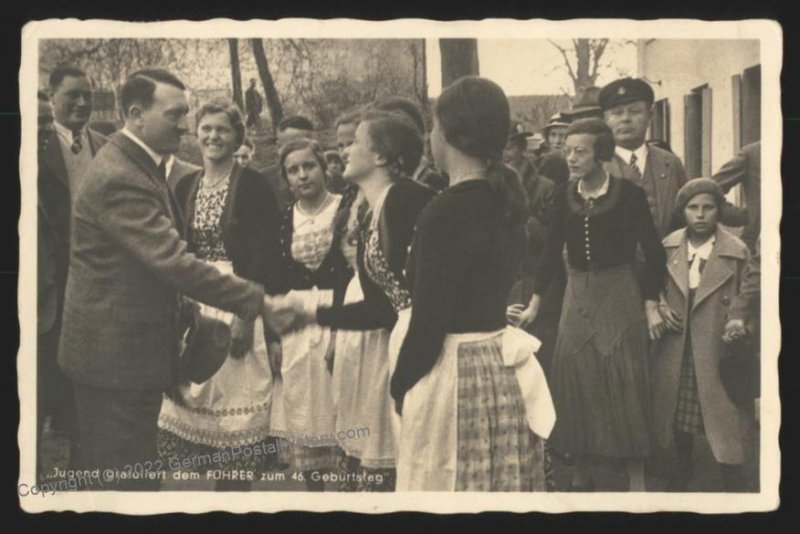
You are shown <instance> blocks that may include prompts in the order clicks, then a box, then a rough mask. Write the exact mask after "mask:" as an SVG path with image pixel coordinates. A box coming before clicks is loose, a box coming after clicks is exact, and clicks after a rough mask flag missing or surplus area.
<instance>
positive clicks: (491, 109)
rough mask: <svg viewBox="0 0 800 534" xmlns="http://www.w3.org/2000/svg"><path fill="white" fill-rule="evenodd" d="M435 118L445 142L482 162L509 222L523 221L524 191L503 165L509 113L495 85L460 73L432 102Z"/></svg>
mask: <svg viewBox="0 0 800 534" xmlns="http://www.w3.org/2000/svg"><path fill="white" fill-rule="evenodd" d="M435 114H436V118H437V119H438V121H439V124H440V125H441V127H442V129H443V132H444V137H445V139H446V140H447V142H448V143H449V144H450V145H452V146H453V147H455V148H457V149H458V150H460V151H461V152H463V153H464V154H466V155H468V156H471V157H473V158H477V159H480V160H482V161H484V162H486V178H487V181H488V182H489V185H490V186H491V188H492V190H493V191H494V193H495V196H496V198H497V199H498V200H499V201H500V203H501V205H502V210H503V218H504V219H505V220H506V222H507V223H508V224H510V225H515V224H521V223H524V222H525V220H526V218H527V215H526V210H525V201H524V199H525V192H524V190H523V188H522V183H521V181H520V179H519V177H518V176H517V174H516V172H515V171H514V170H513V169H511V168H510V167H508V166H506V165H504V164H503V159H502V154H503V148H505V146H506V141H507V139H508V130H509V124H510V121H511V119H510V113H509V106H508V99H507V98H506V95H505V93H504V92H503V90H502V89H501V88H500V86H499V85H497V84H496V83H494V82H493V81H491V80H488V79H486V78H480V77H478V76H464V77H463V78H459V79H458V80H456V81H455V82H453V83H452V84H451V85H449V86H448V87H447V88H445V90H444V91H442V94H441V96H440V97H439V99H438V100H437V102H436V109H435Z"/></svg>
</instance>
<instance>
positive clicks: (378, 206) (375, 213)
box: [371, 182, 394, 229]
mask: <svg viewBox="0 0 800 534" xmlns="http://www.w3.org/2000/svg"><path fill="white" fill-rule="evenodd" d="M393 185H394V183H392V182H390V183H389V185H387V186H386V188H385V189H384V190H383V191H381V196H379V197H378V200H377V201H375V207H374V208H373V209H372V221H371V226H372V228H373V229H375V228H377V227H378V219H379V218H380V216H381V210H383V205H384V204H385V203H386V197H387V195H388V194H389V189H391V188H392V186H393Z"/></svg>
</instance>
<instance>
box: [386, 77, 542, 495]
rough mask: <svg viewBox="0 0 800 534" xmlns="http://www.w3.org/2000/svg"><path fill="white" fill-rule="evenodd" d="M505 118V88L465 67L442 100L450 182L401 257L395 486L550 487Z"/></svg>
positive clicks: (394, 343) (441, 163)
mask: <svg viewBox="0 0 800 534" xmlns="http://www.w3.org/2000/svg"><path fill="white" fill-rule="evenodd" d="M508 127H509V108H508V101H507V99H506V96H505V94H504V93H503V91H502V89H500V87H499V86H497V85H496V84H495V83H493V82H491V81H489V80H487V79H484V78H477V77H465V78H462V79H460V80H459V81H457V82H455V83H454V84H453V85H451V86H449V87H448V88H447V89H445V91H444V92H443V93H442V95H441V96H440V97H439V99H438V101H437V104H436V109H435V113H434V127H433V131H432V132H431V148H432V152H433V156H434V159H435V161H436V167H437V168H439V169H441V170H442V171H443V172H446V173H447V174H448V175H449V176H450V186H449V188H448V189H446V190H445V191H443V192H442V193H440V194H439V195H438V196H437V197H436V198H434V199H433V200H432V201H431V203H430V204H428V206H427V207H426V208H425V209H424V210H423V212H422V214H421V215H420V218H419V222H418V225H417V231H416V233H415V235H414V240H413V244H412V248H411V252H410V254H409V258H408V263H407V269H406V273H407V279H408V284H409V289H410V291H411V302H412V306H411V311H410V312H401V314H400V317H399V319H398V323H397V325H396V326H395V328H394V330H393V332H392V339H391V343H390V355H392V356H393V357H394V355H395V354H396V363H395V364H394V365H393V368H394V371H393V373H392V377H391V383H390V392H391V395H392V397H393V398H394V400H395V409H396V412H397V413H398V414H400V415H401V418H400V425H399V436H398V456H397V489H398V490H429V491H531V490H543V489H544V488H545V473H544V454H543V443H542V439H541V438H540V437H537V436H536V435H535V434H534V433H533V432H532V431H531V429H532V428H533V429H535V430H537V432H539V434H540V435H541V436H543V437H546V436H547V435H548V434H549V430H550V426H551V425H552V423H553V418H554V414H553V411H552V405H551V404H549V403H548V402H547V401H549V393H548V392H547V386H546V384H545V383H544V382H543V374H542V372H541V368H540V367H538V364H537V363H536V360H535V358H534V356H533V351H534V350H535V349H537V348H538V340H536V339H535V338H533V337H532V336H529V335H528V334H526V333H524V332H523V331H521V330H519V329H516V328H513V327H508V328H506V318H505V303H506V299H507V297H508V293H509V291H510V289H511V285H512V284H513V281H514V276H515V274H516V273H517V271H518V269H519V267H520V264H521V262H522V259H523V254H524V250H525V243H526V234H525V207H524V204H523V201H522V199H523V198H524V195H523V193H522V191H521V188H520V187H519V184H518V180H517V177H516V175H515V174H514V173H513V171H511V170H510V169H508V168H506V167H504V166H503V165H502V163H501V152H502V149H503V147H504V146H505V143H506V135H507V133H508ZM406 331H407V332H406ZM397 347H399V349H397ZM537 371H538V372H537ZM537 379H538V380H540V381H539V382H536V380H537ZM537 400H538V401H544V402H541V403H539V402H537Z"/></svg>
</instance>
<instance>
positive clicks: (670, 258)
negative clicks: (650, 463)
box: [651, 228, 749, 464]
mask: <svg viewBox="0 0 800 534" xmlns="http://www.w3.org/2000/svg"><path fill="white" fill-rule="evenodd" d="M664 248H665V249H666V250H667V270H668V272H669V274H668V275H667V284H666V289H665V291H664V294H663V299H664V300H665V301H666V303H667V304H668V305H669V306H670V307H671V308H672V309H673V310H675V311H676V312H678V313H679V314H680V315H681V317H683V320H684V324H686V323H687V321H688V323H689V325H690V328H689V331H690V332H691V344H692V349H693V355H694V365H695V374H696V376H697V389H698V394H699V398H700V405H701V407H702V413H703V423H704V426H705V433H706V436H707V437H708V442H709V444H710V446H711V450H712V452H713V453H714V457H715V458H716V460H717V461H718V462H720V463H727V464H740V463H742V462H743V461H744V447H743V444H742V436H743V432H744V430H745V424H746V419H745V418H744V415H743V414H742V412H741V411H740V410H739V409H738V408H736V406H735V405H734V404H733V403H732V402H731V400H730V398H729V397H728V395H727V393H726V392H725V389H724V387H723V385H722V381H721V379H720V374H719V363H720V359H721V358H723V357H724V356H725V354H726V350H727V347H726V344H725V342H724V341H722V335H723V333H724V331H725V324H726V323H727V322H728V321H729V320H730V319H747V303H746V300H745V299H744V298H743V296H742V294H741V284H742V280H743V275H744V272H745V266H746V265H747V262H748V259H749V253H748V250H747V246H746V245H745V244H744V243H743V242H742V241H741V240H739V239H738V238H737V237H735V236H734V235H732V234H730V233H728V232H727V231H725V230H723V229H722V228H718V229H717V234H716V241H715V243H714V249H713V251H712V253H711V256H710V257H709V259H708V262H707V263H706V266H705V269H704V270H703V273H702V277H701V279H700V285H699V286H698V288H697V289H696V292H695V297H694V302H693V305H692V308H691V309H689V300H688V298H687V296H688V292H689V289H688V288H689V263H688V257H687V237H686V230H685V229H681V230H677V231H675V232H673V233H672V234H670V235H669V236H667V238H666V239H664ZM685 343H686V329H685V328H684V330H683V332H680V333H675V332H668V333H667V334H665V335H664V336H663V337H662V338H661V339H660V340H659V341H657V342H656V343H654V346H653V361H652V366H651V369H652V380H653V389H652V391H653V406H654V413H653V417H654V421H655V433H656V438H657V441H658V443H659V444H660V445H661V446H662V447H663V448H665V449H666V448H669V447H670V446H671V444H672V443H673V436H674V433H673V427H674V417H675V406H676V402H677V397H678V387H679V384H680V374H681V363H682V361H683V355H684V347H685Z"/></svg>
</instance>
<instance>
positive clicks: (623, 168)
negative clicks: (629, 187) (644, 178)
mask: <svg viewBox="0 0 800 534" xmlns="http://www.w3.org/2000/svg"><path fill="white" fill-rule="evenodd" d="M605 168H606V172H607V173H608V174H610V175H611V176H616V177H618V178H625V179H627V180H632V179H633V176H631V173H630V171H629V170H628V164H627V163H625V161H623V159H622V158H621V157H619V155H617V154H614V157H612V158H611V161H609V162H608V163H606V165H605Z"/></svg>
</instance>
